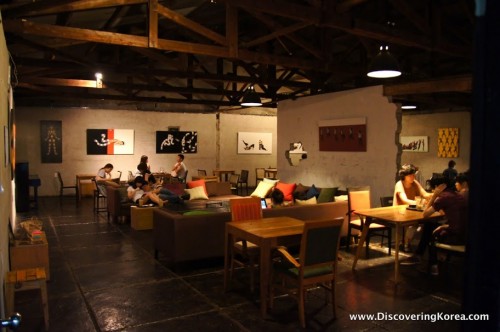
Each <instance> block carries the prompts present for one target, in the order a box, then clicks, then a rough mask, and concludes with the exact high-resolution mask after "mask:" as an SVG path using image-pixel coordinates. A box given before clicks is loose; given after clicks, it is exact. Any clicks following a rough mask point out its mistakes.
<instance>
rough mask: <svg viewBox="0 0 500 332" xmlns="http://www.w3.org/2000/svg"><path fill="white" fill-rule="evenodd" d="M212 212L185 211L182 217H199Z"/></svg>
mask: <svg viewBox="0 0 500 332" xmlns="http://www.w3.org/2000/svg"><path fill="white" fill-rule="evenodd" d="M212 213H213V212H212V211H206V210H194V211H187V212H184V213H183V215H185V216H200V215H203V214H212Z"/></svg>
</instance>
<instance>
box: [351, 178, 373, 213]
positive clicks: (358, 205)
mask: <svg viewBox="0 0 500 332" xmlns="http://www.w3.org/2000/svg"><path fill="white" fill-rule="evenodd" d="M347 208H348V211H349V220H351V218H352V217H353V218H354V219H358V217H357V216H356V215H354V214H353V211H355V210H362V209H370V208H371V203H370V187H369V186H363V187H349V188H347Z"/></svg>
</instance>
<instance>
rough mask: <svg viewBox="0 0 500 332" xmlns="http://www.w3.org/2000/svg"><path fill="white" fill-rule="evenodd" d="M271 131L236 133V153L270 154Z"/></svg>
mask: <svg viewBox="0 0 500 332" xmlns="http://www.w3.org/2000/svg"><path fill="white" fill-rule="evenodd" d="M272 153H273V134H272V133H250V132H239V133H238V154H272Z"/></svg>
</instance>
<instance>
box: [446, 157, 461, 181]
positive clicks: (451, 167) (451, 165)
mask: <svg viewBox="0 0 500 332" xmlns="http://www.w3.org/2000/svg"><path fill="white" fill-rule="evenodd" d="M456 164H457V163H456V162H455V161H454V160H450V161H449V162H448V168H447V169H445V170H444V171H443V176H444V177H445V178H447V179H448V181H449V182H450V183H455V179H456V177H457V175H458V172H457V170H456V169H455V165H456Z"/></svg>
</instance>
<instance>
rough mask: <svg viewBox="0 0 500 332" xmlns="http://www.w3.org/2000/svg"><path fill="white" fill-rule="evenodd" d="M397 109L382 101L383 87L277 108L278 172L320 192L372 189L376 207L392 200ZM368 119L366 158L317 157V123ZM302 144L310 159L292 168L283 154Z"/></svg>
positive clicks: (350, 155) (363, 154)
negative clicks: (321, 189) (383, 198)
mask: <svg viewBox="0 0 500 332" xmlns="http://www.w3.org/2000/svg"><path fill="white" fill-rule="evenodd" d="M396 111H397V106H396V105H394V104H391V103H389V102H388V100H387V98H385V97H383V96H382V87H381V86H376V87H369V88H363V89H355V90H350V91H343V92H338V93H331V94H323V95H317V96H312V97H307V98H301V99H297V100H286V101H283V102H280V103H279V105H278V137H279V140H278V169H279V178H280V179H281V180H282V181H285V182H297V183H298V182H301V183H303V184H304V185H311V184H315V185H316V186H318V187H330V186H331V187H340V188H341V189H345V188H346V187H348V186H361V185H369V186H371V199H372V205H373V206H379V202H380V200H379V197H380V196H387V195H392V193H393V191H394V179H395V174H396V172H397V164H396V156H397V152H398V149H397V145H396V140H395V137H396V136H395V135H396V131H397V128H398V127H397V118H396ZM358 117H366V127H367V151H366V152H326V151H319V133H318V122H319V121H321V120H332V119H344V118H358ZM297 141H301V142H302V143H303V147H304V150H306V151H307V152H308V157H307V159H305V160H302V161H300V164H299V166H290V164H289V163H288V161H287V159H286V158H285V151H286V150H288V149H289V145H290V143H292V142H297Z"/></svg>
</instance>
